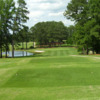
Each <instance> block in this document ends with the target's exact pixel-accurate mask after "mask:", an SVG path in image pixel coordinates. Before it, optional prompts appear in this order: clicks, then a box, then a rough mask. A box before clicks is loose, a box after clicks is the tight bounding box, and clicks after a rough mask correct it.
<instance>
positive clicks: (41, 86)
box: [0, 48, 100, 100]
mask: <svg viewBox="0 0 100 100" xmlns="http://www.w3.org/2000/svg"><path fill="white" fill-rule="evenodd" d="M40 50H44V51H45V52H44V53H42V54H36V55H34V56H33V57H24V58H22V57H21V58H14V59H12V58H7V59H6V58H3V59H0V100H99V99H100V59H99V58H100V56H93V55H92V56H83V55H78V53H77V50H76V49H75V48H48V49H40ZM30 51H31V52H34V50H30Z"/></svg>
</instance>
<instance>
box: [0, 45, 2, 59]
mask: <svg viewBox="0 0 100 100" xmlns="http://www.w3.org/2000/svg"><path fill="white" fill-rule="evenodd" d="M0 58H2V46H1V52H0Z"/></svg>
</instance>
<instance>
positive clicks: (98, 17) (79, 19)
mask: <svg viewBox="0 0 100 100" xmlns="http://www.w3.org/2000/svg"><path fill="white" fill-rule="evenodd" d="M64 16H65V17H66V18H67V19H70V20H73V21H75V26H74V27H75V29H74V32H73V35H72V38H73V39H72V40H73V41H74V42H75V43H76V44H77V45H78V48H79V49H80V50H82V51H83V54H85V53H86V54H88V53H89V49H91V50H92V51H93V53H94V52H96V53H97V54H98V53H100V0H71V2H70V3H69V4H68V6H67V9H66V10H65V12H64Z"/></svg>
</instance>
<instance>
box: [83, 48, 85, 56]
mask: <svg viewBox="0 0 100 100" xmlns="http://www.w3.org/2000/svg"><path fill="white" fill-rule="evenodd" d="M83 54H84V55H85V49H84V47H83Z"/></svg>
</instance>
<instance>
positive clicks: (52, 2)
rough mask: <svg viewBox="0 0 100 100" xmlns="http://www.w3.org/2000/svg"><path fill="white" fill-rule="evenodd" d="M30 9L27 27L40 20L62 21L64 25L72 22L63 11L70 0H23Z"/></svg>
mask: <svg viewBox="0 0 100 100" xmlns="http://www.w3.org/2000/svg"><path fill="white" fill-rule="evenodd" d="M25 1H26V3H27V7H28V9H29V11H30V14H29V15H28V16H29V18H30V19H29V20H28V22H27V25H28V26H29V27H32V26H34V24H36V23H38V22H41V21H62V22H63V23H64V24H65V25H66V26H68V25H71V24H73V22H71V21H69V20H67V19H66V18H65V17H64V16H63V13H64V11H65V9H66V6H67V4H68V3H69V2H70V0H59V1H58V0H25Z"/></svg>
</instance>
